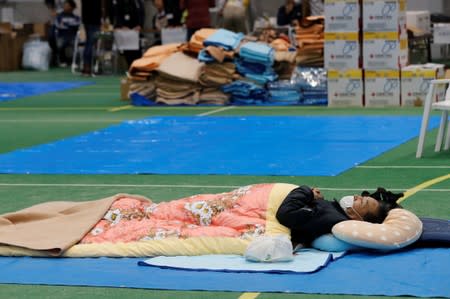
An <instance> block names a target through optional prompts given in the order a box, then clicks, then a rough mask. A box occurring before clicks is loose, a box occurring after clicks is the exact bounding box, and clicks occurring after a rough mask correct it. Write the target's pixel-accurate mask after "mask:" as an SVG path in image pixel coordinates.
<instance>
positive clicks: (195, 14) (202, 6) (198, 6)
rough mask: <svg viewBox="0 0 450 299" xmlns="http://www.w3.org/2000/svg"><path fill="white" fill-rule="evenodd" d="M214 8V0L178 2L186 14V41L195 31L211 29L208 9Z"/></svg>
mask: <svg viewBox="0 0 450 299" xmlns="http://www.w3.org/2000/svg"><path fill="white" fill-rule="evenodd" d="M215 6H216V1H215V0H180V8H181V10H186V11H187V14H188V15H187V19H186V29H187V40H188V41H189V40H190V39H191V36H192V35H193V34H194V33H195V31H197V30H199V29H201V28H208V27H211V15H210V13H209V8H211V7H215Z"/></svg>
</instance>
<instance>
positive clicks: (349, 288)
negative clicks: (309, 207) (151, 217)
mask: <svg viewBox="0 0 450 299" xmlns="http://www.w3.org/2000/svg"><path fill="white" fill-rule="evenodd" d="M140 260H142V259H137V258H28V257H26V258H13V257H0V268H1V269H2V271H0V283H14V284H44V285H68V286H99V287H126V288H144V289H159V290H185V291H187V290H204V291H236V292H288V293H315V294H354V295H385V296H418V297H439V296H440V297H449V296H450V284H449V283H448V282H449V279H450V267H449V266H448V265H450V249H448V248H415V249H410V250H404V251H398V252H392V253H390V254H380V253H353V254H349V255H346V256H344V257H342V258H340V259H337V260H336V261H333V262H332V263H329V264H328V266H327V267H325V268H323V269H321V270H320V271H318V272H314V273H289V274H278V273H276V274H275V273H230V272H216V271H191V270H177V269H161V268H157V267H140V266H138V265H137V263H138V262H139V261H140Z"/></svg>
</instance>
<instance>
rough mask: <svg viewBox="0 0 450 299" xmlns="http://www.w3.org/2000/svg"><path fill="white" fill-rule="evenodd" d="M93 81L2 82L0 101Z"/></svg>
mask: <svg viewBox="0 0 450 299" xmlns="http://www.w3.org/2000/svg"><path fill="white" fill-rule="evenodd" d="M89 84H94V83H93V82H84V81H82V82H29V83H2V82H0V102H5V101H11V100H16V99H19V98H23V97H29V96H36V95H40V94H44V93H49V92H54V91H62V90H66V89H71V88H76V87H80V86H84V85H89Z"/></svg>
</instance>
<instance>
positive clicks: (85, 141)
mask: <svg viewBox="0 0 450 299" xmlns="http://www.w3.org/2000/svg"><path fill="white" fill-rule="evenodd" d="M420 123H421V117H420V116H345V117H344V116H295V117H294V116H283V117H280V116H270V117H269V116H268V117H257V116H245V117H244V116H242V117H239V116H233V117H196V116H189V117H183V116H180V117H151V118H147V119H143V120H133V121H125V122H123V123H121V124H119V125H114V126H111V127H108V128H106V129H103V130H99V131H94V132H91V133H88V134H85V135H82V136H77V137H73V138H67V139H63V140H59V141H56V142H53V143H48V144H43V145H38V146H35V147H31V148H27V149H21V150H16V151H13V152H10V153H5V154H3V155H0V172H1V173H19V174H20V173H30V174H233V175H295V176H333V175H338V174H339V173H341V172H343V171H345V170H348V169H350V168H352V167H354V166H356V165H358V164H361V163H363V162H365V161H367V160H369V159H372V158H374V157H376V156H378V155H380V154H382V153H384V152H386V151H388V150H390V149H393V148H395V147H396V146H398V145H400V144H401V143H404V142H406V141H408V140H410V139H412V138H414V137H416V136H418V133H419V128H420ZM437 124H438V118H437V117H433V118H432V119H430V125H431V127H436V126H437ZM411 155H413V153H411Z"/></svg>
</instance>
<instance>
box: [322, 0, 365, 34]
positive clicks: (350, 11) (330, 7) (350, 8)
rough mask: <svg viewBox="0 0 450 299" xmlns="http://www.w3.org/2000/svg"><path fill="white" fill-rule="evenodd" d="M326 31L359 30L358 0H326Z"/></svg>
mask: <svg viewBox="0 0 450 299" xmlns="http://www.w3.org/2000/svg"><path fill="white" fill-rule="evenodd" d="M324 14H325V32H353V31H354V32H358V31H359V29H360V19H361V14H360V5H359V1H358V0H325V1H324Z"/></svg>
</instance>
